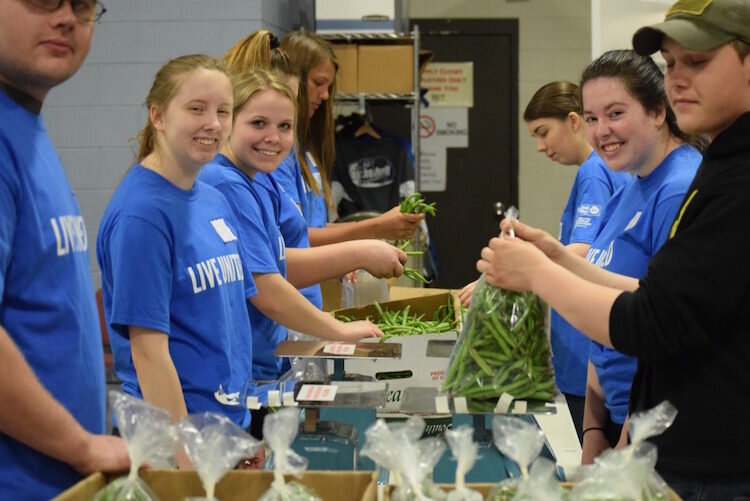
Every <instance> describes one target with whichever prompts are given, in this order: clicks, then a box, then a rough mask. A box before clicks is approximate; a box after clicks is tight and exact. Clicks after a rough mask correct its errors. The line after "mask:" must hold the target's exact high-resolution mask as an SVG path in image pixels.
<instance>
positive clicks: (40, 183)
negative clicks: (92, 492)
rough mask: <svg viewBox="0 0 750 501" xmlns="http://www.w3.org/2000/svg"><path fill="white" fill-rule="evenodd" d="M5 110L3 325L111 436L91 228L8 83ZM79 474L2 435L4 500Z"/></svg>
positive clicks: (0, 108) (78, 411)
mask: <svg viewBox="0 0 750 501" xmlns="http://www.w3.org/2000/svg"><path fill="white" fill-rule="evenodd" d="M0 117H2V119H0V325H2V326H3V328H4V329H5V330H6V331H7V332H8V334H9V335H10V338H11V339H12V340H13V342H14V343H15V344H16V346H17V347H18V349H19V350H20V351H21V353H22V354H23V356H24V358H25V359H26V362H27V363H28V364H29V366H30V367H31V369H32V370H33V371H34V374H35V375H36V377H37V378H38V379H39V381H40V383H41V384H42V385H43V386H44V387H45V388H46V389H47V390H49V392H50V393H51V394H52V396H53V397H54V398H55V399H57V400H58V401H59V402H60V403H61V404H62V405H63V406H64V407H65V408H66V409H67V410H68V411H69V412H70V413H71V414H72V415H73V417H74V418H75V419H76V420H77V421H78V422H79V423H80V424H81V425H82V426H83V427H84V428H85V429H86V430H88V431H90V432H92V433H103V432H104V409H105V394H104V391H105V390H104V388H105V385H104V355H103V353H102V345H101V335H100V332H99V322H98V318H97V311H96V303H95V299H94V290H93V286H92V284H91V274H90V271H89V266H90V264H89V257H88V250H89V241H88V238H87V233H86V227H85V226H84V223H83V218H82V217H81V212H80V209H79V207H78V203H77V202H76V199H75V196H74V195H73V191H72V190H71V188H70V185H69V184H68V180H67V178H66V177H65V173H64V171H63V168H62V165H61V163H60V159H59V157H58V155H57V153H56V152H55V149H54V147H53V146H52V143H51V142H50V140H49V137H48V135H47V131H46V129H45V127H44V123H43V121H42V117H41V116H40V115H38V114H36V113H33V112H31V111H29V110H27V109H25V108H23V107H22V106H20V105H19V104H17V103H16V102H15V101H13V100H12V99H11V98H10V97H9V96H8V95H7V94H6V93H5V92H4V91H3V90H0ZM4 383H5V384H12V382H10V381H5V382H4ZM2 405H4V406H13V405H15V403H14V402H3V403H2ZM80 478H81V475H79V474H78V473H77V472H76V471H74V470H73V468H71V467H70V466H68V465H67V464H64V463H62V462H60V461H57V460H55V459H52V458H50V457H47V456H44V455H42V454H40V453H38V452H36V451H35V450H33V449H31V448H29V447H27V446H25V445H23V444H21V443H20V442H17V441H16V440H14V439H12V438H10V437H9V436H8V435H5V434H0V499H24V500H26V499H31V500H34V499H49V498H51V497H54V496H56V495H57V494H59V493H60V492H61V491H62V490H64V489H66V488H68V487H70V486H71V485H72V484H74V483H75V482H76V481H78V480H79V479H80Z"/></svg>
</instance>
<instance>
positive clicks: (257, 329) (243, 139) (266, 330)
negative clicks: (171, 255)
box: [199, 70, 406, 380]
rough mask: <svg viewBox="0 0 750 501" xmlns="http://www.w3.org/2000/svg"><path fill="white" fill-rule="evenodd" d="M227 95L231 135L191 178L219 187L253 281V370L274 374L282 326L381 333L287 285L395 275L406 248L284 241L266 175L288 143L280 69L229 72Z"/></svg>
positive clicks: (276, 194)
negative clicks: (298, 245)
mask: <svg viewBox="0 0 750 501" xmlns="http://www.w3.org/2000/svg"><path fill="white" fill-rule="evenodd" d="M235 95H236V101H235V107H234V126H233V130H232V134H231V136H230V138H229V141H228V142H227V144H226V145H225V146H224V148H223V149H222V152H221V154H220V155H218V156H217V157H216V158H215V159H213V161H212V162H211V163H209V164H208V165H207V166H206V167H205V168H204V170H203V171H202V172H201V175H200V177H199V179H201V180H203V181H205V182H207V183H209V184H211V185H212V186H215V187H216V188H217V189H218V190H220V191H221V192H222V193H224V195H225V196H226V197H227V200H228V201H229V203H230V204H231V205H232V208H233V210H234V212H235V215H236V217H237V219H238V221H239V227H238V232H239V233H238V236H239V241H240V251H241V255H242V259H243V262H244V263H246V265H247V267H248V268H249V270H250V273H252V275H253V279H254V281H255V283H256V284H257V288H258V294H257V295H256V296H254V297H253V298H251V299H250V303H249V305H248V308H249V311H250V320H251V322H252V325H253V352H254V360H253V376H254V378H255V379H257V380H268V379H276V378H278V377H279V376H280V371H281V359H279V358H277V357H274V355H273V351H274V350H275V348H276V346H277V345H278V344H279V343H280V342H281V341H283V340H284V339H286V333H287V329H286V328H287V327H288V328H291V329H294V330H296V331H299V332H304V333H307V334H311V335H313V336H316V337H319V338H324V339H333V340H342V341H357V340H359V339H361V338H366V337H376V336H380V335H382V333H381V332H380V330H379V329H378V328H377V327H376V326H375V325H374V324H372V323H370V322H352V323H343V322H339V321H338V320H336V319H334V318H333V317H332V316H331V315H330V314H327V313H324V312H322V311H320V310H319V309H317V308H316V307H315V306H313V305H312V304H311V303H310V302H309V301H307V300H306V299H305V297H304V296H302V294H300V293H299V291H298V290H297V289H296V288H295V286H297V287H304V286H306V285H309V284H312V283H317V282H319V281H320V280H322V279H325V278H329V277H332V276H341V275H343V274H345V273H346V272H348V271H351V270H354V269H357V268H365V269H367V270H368V271H370V272H371V273H372V274H373V275H375V276H384V277H388V276H395V275H400V274H401V273H402V272H403V266H402V263H403V262H405V261H406V254H405V253H404V252H403V251H401V250H400V249H397V248H396V247H393V246H392V245H388V244H386V243H385V242H381V241H377V240H360V241H355V242H344V243H339V244H332V245H327V246H323V247H317V248H306V249H291V248H287V247H286V245H285V241H284V237H283V235H282V232H281V228H280V224H281V214H282V212H283V211H284V204H285V203H287V202H288V201H287V200H286V198H285V197H284V196H283V194H282V193H280V189H279V187H278V185H277V183H276V181H275V180H274V179H273V178H272V177H271V176H270V175H269V174H270V173H271V172H273V171H274V170H275V169H276V168H277V167H278V165H279V163H280V162H281V161H282V160H283V159H284V157H285V156H286V155H287V154H288V153H289V151H290V149H291V147H292V144H293V143H294V124H295V113H296V107H295V97H294V93H293V91H292V90H291V89H290V88H289V86H288V85H286V83H284V81H283V80H282V78H281V77H280V76H276V75H274V74H272V73H270V72H266V71H262V70H255V71H250V72H246V73H243V74H241V75H239V76H237V77H236V78H235ZM287 279H288V281H287Z"/></svg>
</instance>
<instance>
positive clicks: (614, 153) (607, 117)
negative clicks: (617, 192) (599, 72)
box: [582, 77, 665, 174]
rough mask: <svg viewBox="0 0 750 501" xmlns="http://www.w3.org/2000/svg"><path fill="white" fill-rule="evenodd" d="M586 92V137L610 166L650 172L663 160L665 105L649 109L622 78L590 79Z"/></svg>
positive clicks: (630, 170)
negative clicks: (655, 109) (651, 110)
mask: <svg viewBox="0 0 750 501" xmlns="http://www.w3.org/2000/svg"><path fill="white" fill-rule="evenodd" d="M582 95H583V119H584V122H585V123H586V139H588V141H589V143H590V144H591V146H593V147H594V149H595V150H596V152H597V153H598V154H599V156H600V157H602V159H603V160H604V161H605V162H606V164H607V166H608V167H609V168H610V169H612V170H614V171H617V172H634V173H636V174H638V173H639V172H645V173H646V174H648V173H649V172H650V171H651V170H652V169H653V167H655V166H656V165H658V164H659V163H660V161H661V158H662V156H663V153H664V152H663V151H659V148H658V147H657V145H658V143H659V141H660V130H661V128H662V126H664V120H665V110H664V109H662V110H661V111H659V112H647V111H646V110H645V108H644V107H643V106H642V105H641V103H640V102H639V101H638V100H637V99H636V98H635V97H633V95H632V94H631V93H630V92H628V89H627V88H626V87H625V85H624V84H623V82H622V80H620V79H619V78H612V77H599V78H595V79H593V80H589V81H588V82H586V83H585V84H584V85H583V89H582Z"/></svg>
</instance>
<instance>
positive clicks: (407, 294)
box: [391, 285, 454, 301]
mask: <svg viewBox="0 0 750 501" xmlns="http://www.w3.org/2000/svg"><path fill="white" fill-rule="evenodd" d="M446 292H451V293H452V292H454V291H452V290H450V289H433V288H430V287H401V286H399V285H394V286H393V287H391V301H396V300H397V299H412V298H417V297H425V296H436V295H438V294H445V293H446Z"/></svg>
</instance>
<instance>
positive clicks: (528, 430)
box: [487, 416, 566, 501]
mask: <svg viewBox="0 0 750 501" xmlns="http://www.w3.org/2000/svg"><path fill="white" fill-rule="evenodd" d="M492 438H493V441H494V443H495V447H497V448H498V450H499V451H500V452H502V453H503V454H504V455H505V456H507V457H509V458H510V459H512V460H513V461H515V462H516V464H518V467H519V468H520V470H521V477H522V478H521V479H509V480H504V481H503V482H500V484H498V485H497V486H496V487H495V488H494V489H493V490H492V491H491V492H490V495H489V496H488V498H487V499H488V500H491V501H505V500H511V499H514V500H520V501H532V500H536V499H545V500H550V501H555V500H561V499H565V496H566V493H565V492H564V491H563V490H562V488H561V487H560V483H559V482H558V480H557V477H556V475H555V465H554V463H552V462H551V461H549V460H548V459H546V458H539V457H538V456H539V453H541V452H542V447H544V433H542V430H540V429H539V428H538V427H537V426H536V425H535V424H534V423H529V422H527V421H525V420H523V419H521V418H519V417H514V416H495V417H494V418H493V420H492ZM532 462H533V463H532ZM530 465H531V468H529V466H530Z"/></svg>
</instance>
